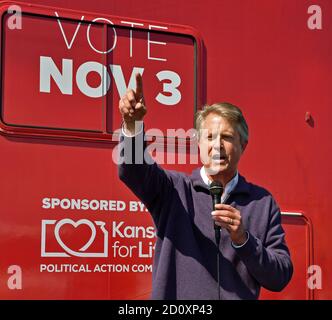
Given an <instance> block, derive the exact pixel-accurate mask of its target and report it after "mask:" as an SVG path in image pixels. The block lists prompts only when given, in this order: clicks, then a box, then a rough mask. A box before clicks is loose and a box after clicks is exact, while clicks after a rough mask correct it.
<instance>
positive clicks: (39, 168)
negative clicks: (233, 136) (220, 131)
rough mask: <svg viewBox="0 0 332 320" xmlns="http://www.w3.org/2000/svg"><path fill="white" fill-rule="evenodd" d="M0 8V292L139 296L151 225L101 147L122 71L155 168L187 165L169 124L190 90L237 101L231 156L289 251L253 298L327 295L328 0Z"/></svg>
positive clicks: (59, 2) (115, 115) (111, 152)
mask: <svg viewBox="0 0 332 320" xmlns="http://www.w3.org/2000/svg"><path fill="white" fill-rule="evenodd" d="M0 14H1V26H0V28H1V119H0V120H1V121H0V150H1V158H0V159H1V160H0V161H1V167H2V174H1V181H2V183H1V187H0V199H1V212H0V248H1V251H2V254H1V259H0V279H1V282H0V298H1V299H148V298H149V296H150V292H151V282H152V273H151V272H152V258H153V252H154V241H155V230H154V226H153V223H152V219H151V217H150V215H149V213H148V212H147V210H146V208H145V207H144V205H143V204H142V203H141V202H140V201H139V200H138V199H137V198H136V197H135V196H134V195H133V194H132V193H131V191H130V190H129V189H127V188H126V186H125V185H124V184H123V183H121V181H120V180H119V178H118V175H117V165H116V163H115V157H116V151H117V150H116V149H117V142H118V138H119V135H118V129H119V128H120V125H121V118H120V115H119V112H118V101H119V98H120V96H122V95H123V93H124V92H125V91H126V89H127V88H130V87H134V85H135V82H134V81H135V73H136V72H139V73H141V74H142V77H143V79H144V87H145V98H146V100H147V101H148V108H149V112H148V114H147V117H146V128H147V129H148V135H149V136H150V137H151V139H153V137H154V139H155V138H156V137H157V138H158V137H159V138H160V137H163V138H162V139H159V140H158V139H157V140H158V141H159V142H158V143H157V144H156V150H155V154H154V156H155V157H156V159H157V161H158V162H160V163H161V164H162V166H163V167H165V168H168V169H176V170H180V171H183V172H187V173H190V172H191V171H192V169H193V168H194V167H196V166H197V164H196V165H195V164H194V163H189V164H188V161H185V160H186V159H187V160H188V158H189V157H190V156H192V153H191V151H190V149H188V148H189V147H190V146H191V145H192V144H193V141H192V139H191V138H190V136H189V137H186V138H184V139H180V138H178V137H177V133H178V131H179V130H180V131H181V130H183V131H184V132H189V131H188V130H190V129H191V128H192V127H193V116H194V114H195V112H196V111H197V110H198V109H199V108H201V107H202V105H203V104H204V103H213V102H217V101H229V102H232V103H234V104H235V105H238V106H240V107H241V109H242V110H243V112H244V114H245V116H246V118H247V121H248V123H249V128H250V140H249V146H248V148H247V149H246V152H245V154H244V156H243V159H242V161H241V164H240V168H239V169H240V172H241V173H242V174H243V175H245V176H246V178H247V179H248V180H249V181H252V182H254V183H257V184H259V185H262V186H264V187H266V188H267V189H268V190H269V191H270V192H271V193H272V194H273V195H274V197H275V198H276V200H277V202H278V204H279V205H280V207H281V211H282V223H283V227H284V229H285V231H286V241H287V243H288V245H289V248H290V251H291V255H292V260H293V263H294V275H293V278H292V280H291V282H290V283H289V285H288V286H287V287H286V288H285V289H284V290H283V291H282V292H279V293H273V292H269V291H267V290H262V292H261V295H260V299H331V298H332V294H331V292H332V279H330V275H329V273H328V270H329V268H330V267H332V258H331V257H330V256H329V254H328V248H329V245H330V242H329V241H330V237H329V233H330V230H329V223H330V222H331V219H330V208H331V207H332V200H331V198H330V197H329V196H328V191H329V186H330V185H329V182H331V176H332V175H331V163H332V148H331V143H330V140H329V139H330V138H329V137H330V136H331V133H330V131H329V130H330V116H331V111H330V106H331V103H332V96H331V94H330V88H329V85H330V83H331V81H332V79H331V77H332V72H331V67H332V62H331V59H330V57H331V50H332V41H331V35H332V22H331V21H332V3H331V1H328V0H318V1H316V3H315V4H314V5H313V4H312V2H311V1H307V0H299V1H287V0H273V1H272V0H271V1H265V0H257V1H254V0H241V1H228V0H207V1H198V0H191V1H181V2H180V1H174V0H168V1H152V0H149V1H142V2H137V1H131V0H121V1H119V0H112V1H99V2H96V1H73V0H31V1H29V2H22V3H20V2H10V1H2V2H0ZM172 139H173V140H174V141H175V142H174V143H173V144H171V145H172V146H173V147H174V148H173V149H167V148H165V146H166V142H167V141H169V140H172ZM153 141H155V140H151V143H152V142H153ZM169 159H171V160H174V159H175V161H173V162H172V161H168V160H169ZM180 159H182V160H180ZM329 199H330V200H329Z"/></svg>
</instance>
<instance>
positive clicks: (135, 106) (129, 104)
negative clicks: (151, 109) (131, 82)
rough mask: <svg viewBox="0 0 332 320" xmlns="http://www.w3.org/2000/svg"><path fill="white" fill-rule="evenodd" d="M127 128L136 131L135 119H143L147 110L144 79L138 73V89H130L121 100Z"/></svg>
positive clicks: (120, 103)
mask: <svg viewBox="0 0 332 320" xmlns="http://www.w3.org/2000/svg"><path fill="white" fill-rule="evenodd" d="M119 109H120V112H121V114H122V118H123V122H124V127H125V130H127V131H129V133H131V134H134V133H135V121H142V120H143V118H144V116H145V114H146V112H147V110H146V106H145V101H144V95H143V79H142V76H141V74H139V73H137V74H136V90H135V91H134V90H132V89H128V90H127V92H126V94H125V95H124V96H123V97H122V98H121V99H120V101H119Z"/></svg>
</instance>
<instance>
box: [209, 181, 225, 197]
mask: <svg viewBox="0 0 332 320" xmlns="http://www.w3.org/2000/svg"><path fill="white" fill-rule="evenodd" d="M209 190H210V193H211V195H214V196H219V195H220V196H221V195H222V193H223V190H224V188H223V186H222V184H221V183H220V182H219V181H212V182H211V184H210V187H209Z"/></svg>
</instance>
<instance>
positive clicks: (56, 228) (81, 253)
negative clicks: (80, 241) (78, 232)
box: [54, 219, 96, 257]
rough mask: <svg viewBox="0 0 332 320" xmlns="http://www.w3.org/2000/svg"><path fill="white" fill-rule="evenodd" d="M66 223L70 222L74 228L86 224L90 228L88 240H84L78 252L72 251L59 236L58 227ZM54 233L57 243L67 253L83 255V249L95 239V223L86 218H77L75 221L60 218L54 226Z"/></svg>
mask: <svg viewBox="0 0 332 320" xmlns="http://www.w3.org/2000/svg"><path fill="white" fill-rule="evenodd" d="M66 224H70V225H72V226H73V227H74V228H77V227H79V226H80V225H87V226H88V227H89V228H90V229H91V236H90V238H89V239H88V241H87V242H86V244H85V245H84V246H83V247H82V248H80V249H79V250H78V251H80V252H77V251H74V250H72V249H70V248H69V247H68V246H67V245H66V244H65V243H64V242H63V241H62V239H61V236H60V229H61V227H62V226H63V225H66ZM54 235H55V238H56V240H57V242H58V243H59V245H60V246H61V247H62V248H63V249H64V250H65V251H66V252H68V253H69V254H71V255H73V256H77V257H80V256H84V255H85V253H84V251H86V250H87V249H88V248H89V247H90V246H91V244H92V243H93V241H94V240H95V238H96V227H95V225H94V224H93V223H92V222H91V221H89V220H87V219H81V220H78V221H77V222H75V221H73V220H71V219H62V220H60V221H59V222H58V223H57V224H56V226H55V228H54Z"/></svg>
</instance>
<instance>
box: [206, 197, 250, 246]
mask: <svg viewBox="0 0 332 320" xmlns="http://www.w3.org/2000/svg"><path fill="white" fill-rule="evenodd" d="M212 218H213V220H214V221H215V224H216V225H218V226H220V227H222V228H225V229H226V230H227V231H228V232H229V234H230V237H231V239H232V242H233V243H234V244H235V245H238V246H239V245H241V244H244V243H245V242H246V240H247V233H246V231H245V230H244V227H243V224H242V217H241V213H240V211H239V210H237V209H235V208H234V207H232V206H230V205H228V204H223V203H219V204H216V206H215V211H212Z"/></svg>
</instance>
